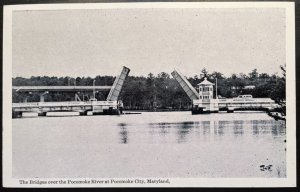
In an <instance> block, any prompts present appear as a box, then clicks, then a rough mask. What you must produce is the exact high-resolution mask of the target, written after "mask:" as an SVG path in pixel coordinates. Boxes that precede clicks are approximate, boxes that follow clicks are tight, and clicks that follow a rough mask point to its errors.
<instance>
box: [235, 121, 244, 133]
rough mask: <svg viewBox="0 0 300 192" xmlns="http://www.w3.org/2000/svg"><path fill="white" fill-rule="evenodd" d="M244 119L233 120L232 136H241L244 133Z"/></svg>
mask: <svg viewBox="0 0 300 192" xmlns="http://www.w3.org/2000/svg"><path fill="white" fill-rule="evenodd" d="M243 123H244V121H233V134H234V136H241V135H243V133H244V129H243Z"/></svg>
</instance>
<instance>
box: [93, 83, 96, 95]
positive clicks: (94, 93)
mask: <svg viewBox="0 0 300 192" xmlns="http://www.w3.org/2000/svg"><path fill="white" fill-rule="evenodd" d="M95 81H96V79H94V81H93V95H94V99H96V92H95Z"/></svg>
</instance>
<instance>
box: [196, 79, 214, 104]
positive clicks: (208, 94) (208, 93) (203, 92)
mask: <svg viewBox="0 0 300 192" xmlns="http://www.w3.org/2000/svg"><path fill="white" fill-rule="evenodd" d="M198 86H199V99H200V100H210V99H213V98H214V91H213V90H214V89H213V86H214V84H213V83H211V82H210V81H208V80H207V78H206V77H205V78H204V80H203V81H202V82H201V83H199V84H198Z"/></svg>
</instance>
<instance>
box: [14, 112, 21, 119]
mask: <svg viewBox="0 0 300 192" xmlns="http://www.w3.org/2000/svg"><path fill="white" fill-rule="evenodd" d="M21 117H22V112H19V111H13V112H12V118H21Z"/></svg>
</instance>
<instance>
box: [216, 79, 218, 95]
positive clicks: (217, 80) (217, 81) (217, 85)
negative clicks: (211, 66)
mask: <svg viewBox="0 0 300 192" xmlns="http://www.w3.org/2000/svg"><path fill="white" fill-rule="evenodd" d="M216 99H218V78H216Z"/></svg>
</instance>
